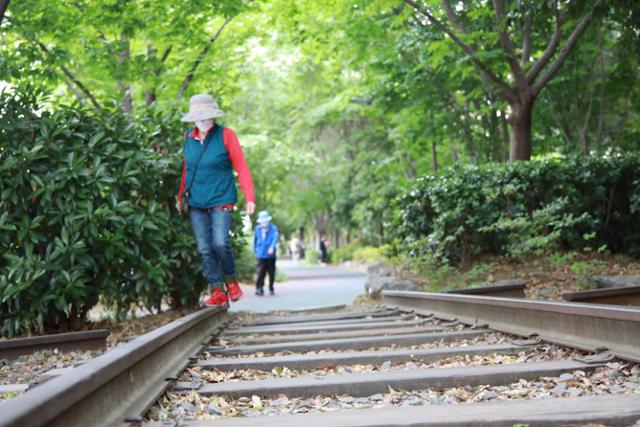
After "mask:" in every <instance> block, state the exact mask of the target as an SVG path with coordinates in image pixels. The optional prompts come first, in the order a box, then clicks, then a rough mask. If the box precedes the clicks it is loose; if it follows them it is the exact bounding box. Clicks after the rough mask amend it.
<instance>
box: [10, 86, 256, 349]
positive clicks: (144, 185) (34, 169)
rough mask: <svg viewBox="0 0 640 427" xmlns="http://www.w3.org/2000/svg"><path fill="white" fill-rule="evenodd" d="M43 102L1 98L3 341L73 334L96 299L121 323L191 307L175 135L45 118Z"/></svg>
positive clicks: (79, 117)
mask: <svg viewBox="0 0 640 427" xmlns="http://www.w3.org/2000/svg"><path fill="white" fill-rule="evenodd" d="M41 98H42V94H40V93H38V91H36V90H33V89H31V90H25V91H20V90H18V91H15V92H14V93H9V92H4V93H2V94H1V95H0V108H1V111H0V115H1V116H0V121H1V124H2V128H1V131H0V138H1V139H0V183H1V188H0V254H1V256H0V322H1V324H2V328H1V332H2V334H3V335H9V336H11V335H15V334H17V333H23V332H28V331H32V330H43V329H46V328H47V327H48V326H53V325H58V324H60V323H61V322H68V323H69V324H70V326H72V327H75V326H77V323H78V322H80V321H82V320H83V319H84V318H85V315H86V313H87V311H88V310H89V309H90V308H91V307H93V306H94V305H95V304H96V303H97V302H98V301H101V302H103V303H104V304H106V305H108V306H110V307H113V308H114V309H115V310H116V311H117V313H118V314H120V315H124V314H126V313H127V311H128V310H129V309H130V308H131V307H132V306H134V305H137V306H145V307H148V308H156V309H157V308H159V307H160V305H161V301H162V300H163V299H164V300H167V297H170V298H168V300H170V301H171V303H172V304H174V305H181V304H193V303H195V302H197V296H198V294H199V293H200V291H201V290H202V289H203V288H204V287H205V286H206V283H205V282H204V280H203V279H202V276H201V274H200V263H199V261H198V259H197V253H196V249H195V248H196V246H195V242H194V241H193V238H192V232H191V227H190V223H189V221H188V220H184V219H182V218H181V217H180V216H179V215H178V214H177V213H176V212H175V210H174V209H173V205H174V196H175V194H176V190H177V187H178V180H179V178H180V173H181V164H182V160H181V150H180V147H181V144H182V139H181V135H182V131H181V129H180V128H176V127H175V125H174V123H170V122H167V121H165V120H163V119H162V118H161V117H159V116H156V117H154V116H142V117H136V118H135V120H134V118H133V117H131V116H128V115H126V114H124V113H122V112H121V111H120V110H119V109H117V108H113V109H104V110H100V111H95V110H91V111H89V110H87V109H85V108H83V107H78V106H72V107H64V106H62V107H55V111H53V112H49V111H46V110H45V111H42V106H41V105H40V103H39V100H41ZM235 224H236V228H235V229H234V232H235V233H236V234H239V233H241V231H240V227H241V226H242V224H241V221H235ZM243 241H244V239H236V245H240V244H242V243H243ZM236 249H237V250H239V248H238V247H236Z"/></svg>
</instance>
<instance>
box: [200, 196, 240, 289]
mask: <svg viewBox="0 0 640 427" xmlns="http://www.w3.org/2000/svg"><path fill="white" fill-rule="evenodd" d="M232 215H233V214H232V212H231V211H230V210H222V209H219V208H211V209H198V208H191V209H189V216H190V217H191V225H192V226H193V234H194V236H195V238H196V242H197V244H198V254H199V255H200V259H201V260H202V270H203V271H202V272H203V274H204V277H205V279H207V283H208V284H209V285H212V286H213V287H214V288H222V285H223V283H225V282H226V283H231V282H234V281H235V280H236V263H235V261H234V259H233V251H232V250H231V237H230V236H229V230H230V229H231V218H232Z"/></svg>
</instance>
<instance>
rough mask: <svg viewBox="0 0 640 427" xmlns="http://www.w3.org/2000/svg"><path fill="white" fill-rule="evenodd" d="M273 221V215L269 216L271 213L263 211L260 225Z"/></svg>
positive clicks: (259, 216)
mask: <svg viewBox="0 0 640 427" xmlns="http://www.w3.org/2000/svg"><path fill="white" fill-rule="evenodd" d="M269 221H271V215H269V211H262V212H260V213H259V214H258V223H259V224H264V223H265V222H269Z"/></svg>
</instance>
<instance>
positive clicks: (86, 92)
mask: <svg viewBox="0 0 640 427" xmlns="http://www.w3.org/2000/svg"><path fill="white" fill-rule="evenodd" d="M36 44H37V45H38V47H39V48H40V50H41V51H43V52H44V53H46V54H47V55H49V56H52V55H51V51H50V50H49V49H48V48H47V47H46V46H45V45H44V44H43V43H42V42H40V41H38V40H36ZM59 67H60V69H61V70H62V72H63V73H64V75H65V76H67V78H68V79H69V80H71V81H72V82H73V83H74V84H75V85H76V86H77V87H78V89H80V91H81V92H82V93H83V94H84V96H86V97H87V98H89V100H90V101H91V104H93V106H94V107H95V108H102V107H101V106H100V103H99V102H98V101H97V100H96V98H95V97H94V96H93V95H92V94H91V92H89V89H87V87H86V86H85V85H83V84H82V82H81V81H80V80H78V79H77V78H76V77H75V76H74V75H73V74H72V73H71V71H69V69H68V68H67V67H65V66H64V65H62V64H61V65H59Z"/></svg>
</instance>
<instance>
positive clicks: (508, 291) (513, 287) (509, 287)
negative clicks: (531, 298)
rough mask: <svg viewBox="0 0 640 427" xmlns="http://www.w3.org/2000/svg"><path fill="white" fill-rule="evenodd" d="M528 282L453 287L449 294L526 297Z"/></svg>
mask: <svg viewBox="0 0 640 427" xmlns="http://www.w3.org/2000/svg"><path fill="white" fill-rule="evenodd" d="M526 288H527V284H526V282H522V283H510V284H505V285H492V286H481V287H478V288H464V289H452V290H450V291H447V293H448V294H464V295H484V296H489V297H510V298H525V296H526V295H525V293H524V291H525V289H526Z"/></svg>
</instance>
